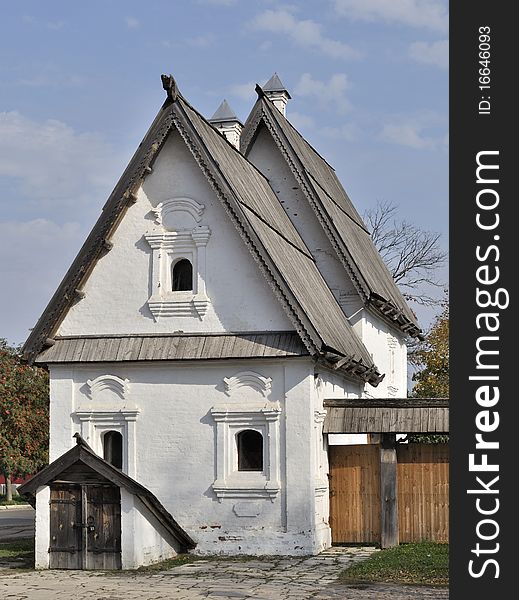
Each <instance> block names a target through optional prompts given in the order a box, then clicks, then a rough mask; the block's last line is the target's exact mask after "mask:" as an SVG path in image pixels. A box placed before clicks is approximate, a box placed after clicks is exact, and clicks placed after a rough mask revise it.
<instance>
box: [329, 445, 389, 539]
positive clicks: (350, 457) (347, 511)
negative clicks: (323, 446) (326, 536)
mask: <svg viewBox="0 0 519 600" xmlns="http://www.w3.org/2000/svg"><path fill="white" fill-rule="evenodd" d="M329 452H330V527H331V529H332V542H333V543H335V544H341V543H343V544H345V543H368V542H369V543H380V539H381V528H380V527H381V526H380V448H379V446H378V445H374V444H363V445H358V446H330V447H329Z"/></svg>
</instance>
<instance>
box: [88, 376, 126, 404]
mask: <svg viewBox="0 0 519 600" xmlns="http://www.w3.org/2000/svg"><path fill="white" fill-rule="evenodd" d="M129 384H130V382H129V380H128V379H121V378H120V377H117V376H116V375H100V376H99V377H96V378H95V379H89V380H88V381H87V386H88V390H89V395H90V398H92V399H95V398H96V396H98V395H99V394H100V393H101V392H103V391H104V390H110V391H111V392H114V393H115V394H117V395H118V396H119V398H121V400H124V397H125V395H126V394H127V393H128V391H129Z"/></svg>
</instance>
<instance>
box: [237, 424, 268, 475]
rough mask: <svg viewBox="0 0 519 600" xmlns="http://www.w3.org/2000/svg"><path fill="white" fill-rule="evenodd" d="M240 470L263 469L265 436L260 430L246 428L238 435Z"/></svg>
mask: <svg viewBox="0 0 519 600" xmlns="http://www.w3.org/2000/svg"><path fill="white" fill-rule="evenodd" d="M236 443H237V446H238V471H263V436H262V435H261V433H260V432H259V431H254V430H253V429H246V430H245V431H240V433H238V435H237V436H236Z"/></svg>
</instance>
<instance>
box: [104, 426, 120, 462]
mask: <svg viewBox="0 0 519 600" xmlns="http://www.w3.org/2000/svg"><path fill="white" fill-rule="evenodd" d="M103 455H104V458H105V460H106V461H107V462H109V463H110V464H111V465H113V466H114V467H117V468H118V469H122V468H123V436H122V435H121V434H120V433H119V432H118V431H107V432H106V433H105V434H104V436H103Z"/></svg>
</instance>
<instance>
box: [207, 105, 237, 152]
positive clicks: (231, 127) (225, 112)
mask: <svg viewBox="0 0 519 600" xmlns="http://www.w3.org/2000/svg"><path fill="white" fill-rule="evenodd" d="M209 123H211V125H212V126H213V127H215V128H216V129H218V131H220V132H221V133H223V135H224V136H225V137H226V139H227V141H228V142H230V143H231V144H232V145H233V146H234V147H235V148H238V150H239V149H240V135H241V130H242V129H243V125H242V123H241V121H240V120H239V119H238V117H237V116H236V115H235V113H234V111H233V109H232V108H231V107H230V106H229V103H228V102H227V100H224V101H223V102H222V103H221V104H220V106H219V107H218V109H217V110H216V112H215V113H214V115H213V116H212V117H211V118H210V119H209Z"/></svg>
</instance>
